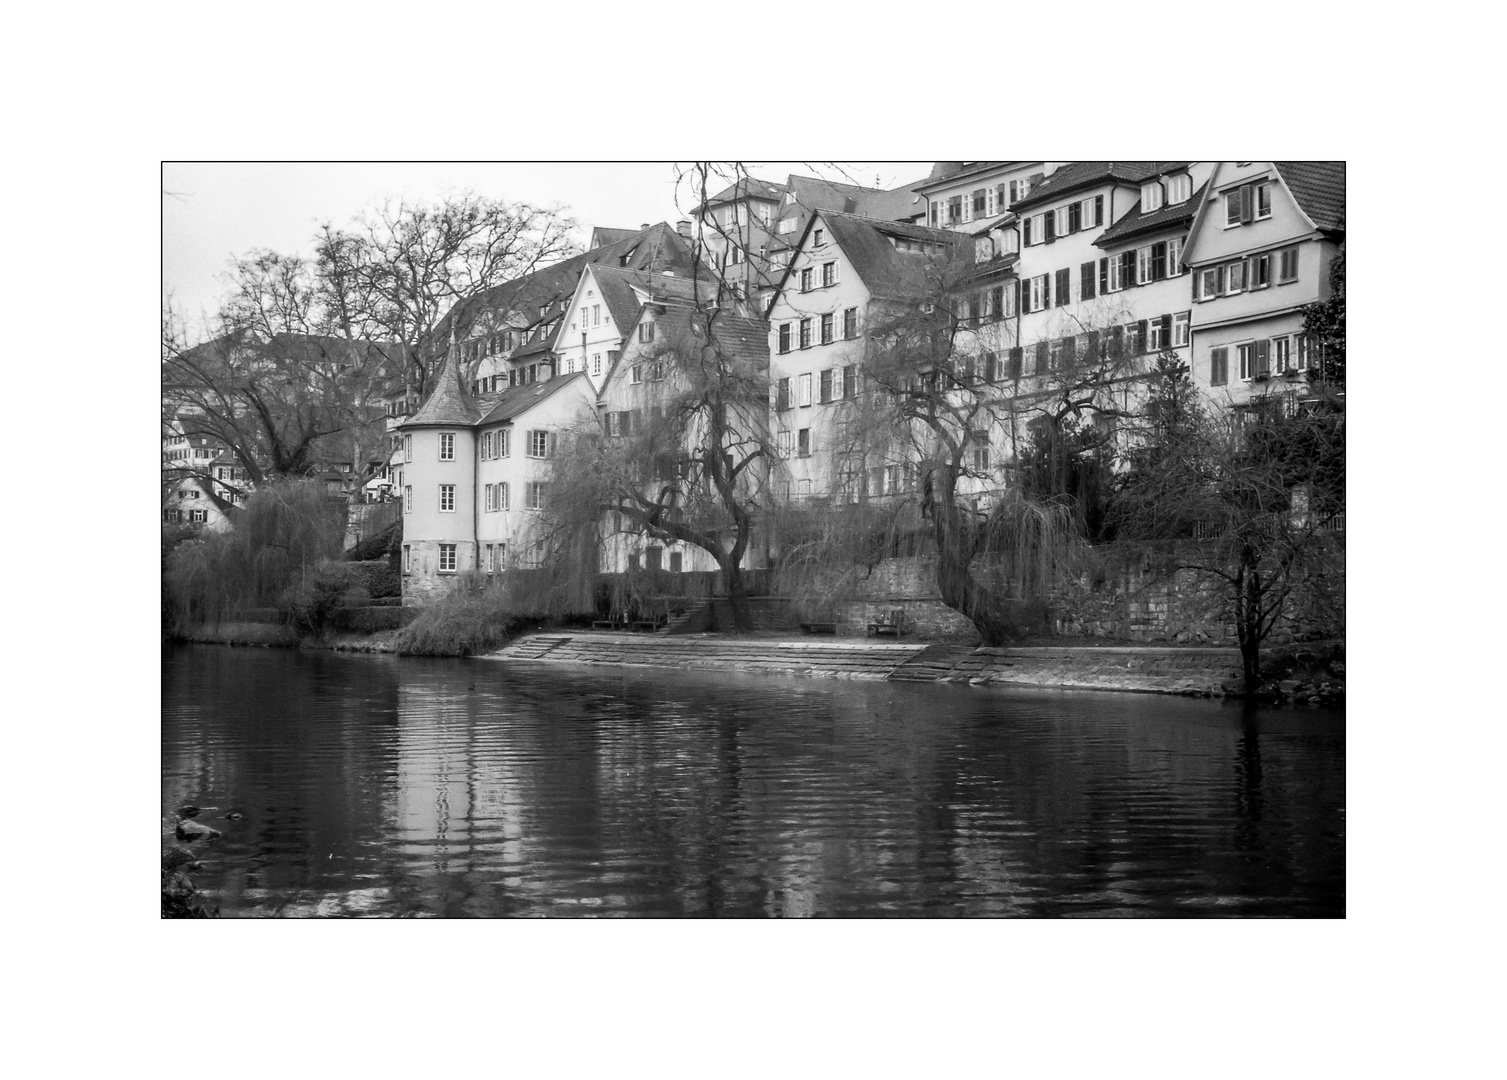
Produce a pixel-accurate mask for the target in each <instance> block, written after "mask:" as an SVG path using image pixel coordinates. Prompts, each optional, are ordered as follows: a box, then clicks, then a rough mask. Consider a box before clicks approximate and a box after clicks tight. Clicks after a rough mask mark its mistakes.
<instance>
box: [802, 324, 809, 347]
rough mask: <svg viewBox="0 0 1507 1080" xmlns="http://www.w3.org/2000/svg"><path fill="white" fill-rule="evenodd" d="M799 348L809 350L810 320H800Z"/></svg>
mask: <svg viewBox="0 0 1507 1080" xmlns="http://www.w3.org/2000/svg"><path fill="white" fill-rule="evenodd" d="M801 348H803V349H809V348H811V320H810V319H802V320H801Z"/></svg>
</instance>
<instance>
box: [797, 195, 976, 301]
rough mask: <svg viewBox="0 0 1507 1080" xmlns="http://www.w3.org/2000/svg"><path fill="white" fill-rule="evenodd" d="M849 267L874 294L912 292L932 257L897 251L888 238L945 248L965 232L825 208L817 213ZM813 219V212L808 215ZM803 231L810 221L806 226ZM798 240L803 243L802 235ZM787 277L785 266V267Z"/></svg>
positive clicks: (958, 241) (955, 243) (962, 240)
mask: <svg viewBox="0 0 1507 1080" xmlns="http://www.w3.org/2000/svg"><path fill="white" fill-rule="evenodd" d="M821 218H822V220H823V221H825V222H826V223H827V228H828V229H829V230H830V231H831V233H832V238H833V239H834V240H836V241H837V243H838V246H840V247H841V248H842V252H843V254H844V255H846V256H847V258H848V261H849V262H851V263H852V264H853V269H854V270H855V271H856V272H857V274H858V276H859V277H860V278H862V279H863V283H864V284H865V285H867V286H868V289H869V292H870V293H871V294H873V295H875V296H903V295H906V294H909V293H914V292H915V291H916V290H917V289H919V288H922V287H923V285H924V278H925V274H926V269H927V267H928V266H930V265H933V257H932V256H930V255H927V254H925V253H923V252H911V251H899V250H897V249H896V248H895V245H894V244H892V243H891V242H890V238H891V237H898V238H902V239H908V240H920V241H923V242H926V243H931V244H941V245H944V246H945V247H947V248H956V247H957V246H958V245H961V244H964V243H968V242H970V238H969V237H968V236H966V235H965V234H962V233H958V232H952V231H949V230H947V229H929V228H926V227H925V226H923V225H911V224H909V223H908V222H900V221H875V220H873V219H872V218H865V217H859V216H858V215H856V214H841V213H835V212H833V211H827V212H825V213H823V214H822V215H821ZM812 220H813V221H814V220H815V215H813V216H812ZM806 229H807V232H809V231H810V229H811V225H810V224H809V223H808V224H807V226H806ZM801 243H802V244H804V243H805V238H804V237H802V239H801ZM786 277H787V278H788V277H789V270H788V269H787V271H786ZM784 284H785V279H781V282H780V286H781V288H783V287H784Z"/></svg>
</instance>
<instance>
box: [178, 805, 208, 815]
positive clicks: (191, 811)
mask: <svg viewBox="0 0 1507 1080" xmlns="http://www.w3.org/2000/svg"><path fill="white" fill-rule="evenodd" d="M202 812H203V811H202V809H201V808H200V807H197V806H195V805H194V804H193V803H189V804H188V805H187V806H180V807H178V816H179V817H198V816H199V815H200V814H201V813H202Z"/></svg>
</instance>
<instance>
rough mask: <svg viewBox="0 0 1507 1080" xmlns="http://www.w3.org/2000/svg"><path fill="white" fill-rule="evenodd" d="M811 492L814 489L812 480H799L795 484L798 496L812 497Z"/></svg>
mask: <svg viewBox="0 0 1507 1080" xmlns="http://www.w3.org/2000/svg"><path fill="white" fill-rule="evenodd" d="M811 491H812V487H811V481H810V480H797V481H796V482H795V493H796V494H797V495H810V494H811Z"/></svg>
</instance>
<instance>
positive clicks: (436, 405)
mask: <svg viewBox="0 0 1507 1080" xmlns="http://www.w3.org/2000/svg"><path fill="white" fill-rule="evenodd" d="M480 418H481V410H479V409H478V408H477V407H476V403H475V402H474V401H472V400H471V395H470V393H469V392H467V390H466V387H465V385H464V384H463V383H462V382H461V377H460V353H459V352H458V351H457V350H456V349H454V348H451V349H450V350H449V351H448V352H447V353H446V354H445V366H444V367H442V368H440V374H439V378H437V379H436V380H435V381H434V392H433V393H431V394H430V395H429V398H428V400H427V401H425V402H424V404H423V405H421V406H419V411H418V412H416V413H414V414H413V416H412V417H411V418H409V419H408V420H407V421H406V422H404V423H403V424H402V425H401V426H402V427H405V428H411V427H436V426H438V427H448V426H449V425H451V424H466V425H469V424H474V423H476V421H477V420H479V419H480Z"/></svg>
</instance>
